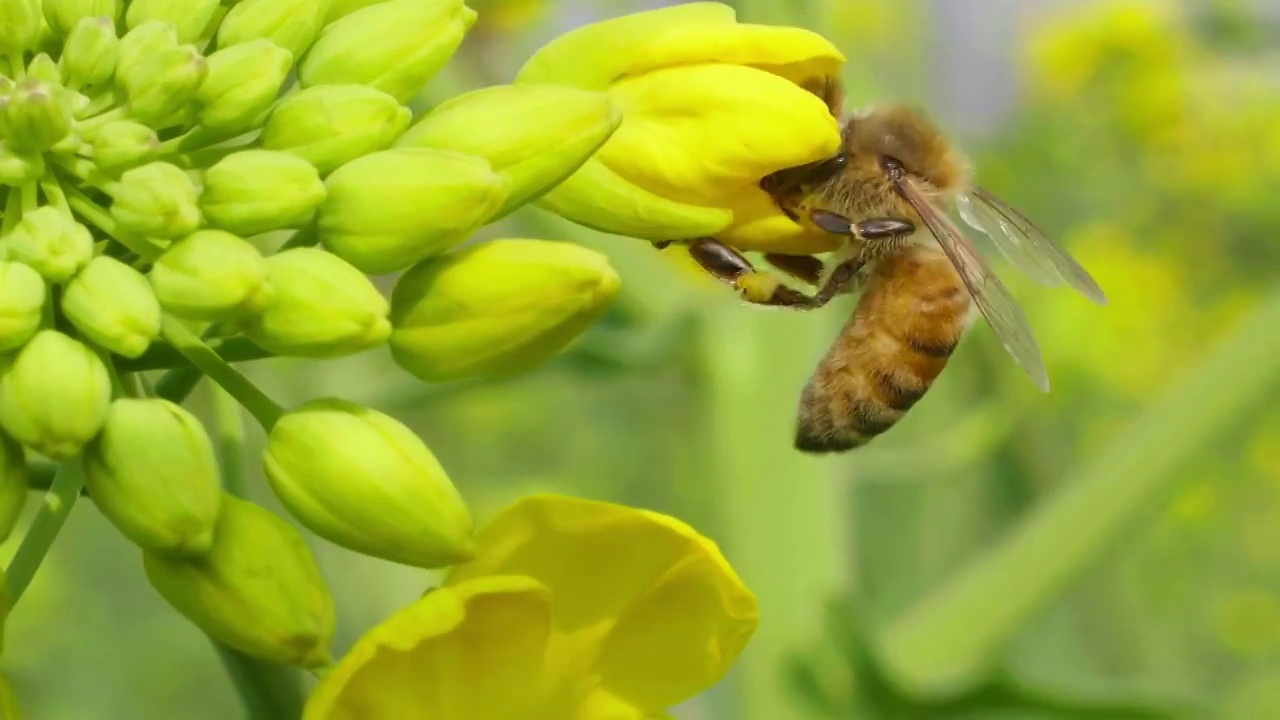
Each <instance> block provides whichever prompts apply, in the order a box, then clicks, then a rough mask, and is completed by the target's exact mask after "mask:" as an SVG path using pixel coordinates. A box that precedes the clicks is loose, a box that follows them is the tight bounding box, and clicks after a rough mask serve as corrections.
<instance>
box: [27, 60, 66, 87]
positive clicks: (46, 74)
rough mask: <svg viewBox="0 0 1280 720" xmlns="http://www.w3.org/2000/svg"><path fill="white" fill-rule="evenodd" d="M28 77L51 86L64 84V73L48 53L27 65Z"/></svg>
mask: <svg viewBox="0 0 1280 720" xmlns="http://www.w3.org/2000/svg"><path fill="white" fill-rule="evenodd" d="M27 77H32V78H35V79H36V80H39V81H41V82H43V83H46V84H49V85H59V84H61V83H62V71H61V70H59V69H58V63H56V62H54V60H53V58H51V57H49V54H48V53H40V54H39V55H36V56H35V57H34V58H32V59H31V62H29V63H27Z"/></svg>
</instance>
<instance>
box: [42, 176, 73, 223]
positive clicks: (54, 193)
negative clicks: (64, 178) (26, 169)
mask: <svg viewBox="0 0 1280 720" xmlns="http://www.w3.org/2000/svg"><path fill="white" fill-rule="evenodd" d="M40 189H41V190H43V191H44V196H45V197H46V198H48V199H49V202H50V203H51V204H53V205H54V206H56V207H57V208H58V209H59V210H61V211H62V212H64V213H66V214H67V215H70V214H71V205H69V204H68V203H67V194H66V193H64V192H63V191H62V183H60V182H58V176H57V174H56V173H54V171H53V169H52V168H50V169H49V170H47V171H46V172H45V174H44V177H42V178H40Z"/></svg>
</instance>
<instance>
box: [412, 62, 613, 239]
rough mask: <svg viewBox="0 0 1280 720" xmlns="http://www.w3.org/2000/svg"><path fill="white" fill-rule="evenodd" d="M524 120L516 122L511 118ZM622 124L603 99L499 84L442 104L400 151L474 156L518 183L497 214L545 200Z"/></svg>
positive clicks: (557, 89) (550, 88)
mask: <svg viewBox="0 0 1280 720" xmlns="http://www.w3.org/2000/svg"><path fill="white" fill-rule="evenodd" d="M512 117H518V118H520V119H521V120H520V122H518V123H512V122H509V121H508V119H509V118H512ZM621 123H622V113H621V112H620V111H619V110H618V108H617V107H616V106H615V105H613V103H611V102H610V101H609V96H608V95H605V94H603V93H594V92H588V91H586V90H579V89H577V88H572V87H561V86H558V85H499V86H495V87H488V88H483V89H480V90H476V91H474V92H469V93H466V94H464V95H460V96H458V97H456V98H453V99H451V100H448V101H446V102H444V103H443V104H441V105H439V106H437V107H436V108H435V109H434V110H432V111H431V112H430V113H428V114H427V115H426V116H425V117H423V118H422V120H420V121H419V122H418V123H417V124H415V125H414V126H413V127H412V128H410V129H409V130H408V131H407V132H405V133H404V134H403V135H401V136H400V139H399V140H397V141H396V147H423V148H436V149H438V150H452V151H455V152H460V153H466V154H468V155H475V156H476V157H481V158H484V159H486V160H488V161H489V164H490V165H492V166H493V169H494V170H495V171H496V172H498V174H500V175H503V176H505V177H507V178H508V179H509V180H510V181H511V192H510V194H509V195H508V196H507V200H506V202H505V203H504V204H503V206H502V209H500V210H499V211H498V213H497V215H505V214H507V213H508V212H510V211H512V210H514V209H516V208H517V207H519V206H520V205H523V204H524V203H526V202H529V201H531V200H533V199H536V198H537V197H539V196H541V195H542V194H543V193H544V192H546V191H547V190H549V189H551V188H552V187H554V186H556V185H557V184H559V183H560V182H561V181H563V180H564V179H565V178H567V177H569V176H570V175H572V174H573V173H574V171H575V170H577V169H578V168H579V167H581V166H582V164H583V163H584V162H586V161H587V159H588V158H590V157H591V155H592V153H594V152H595V151H596V150H598V149H599V148H600V147H601V146H602V145H603V144H604V143H605V141H606V140H608V139H609V137H610V136H611V135H612V134H613V131H614V130H616V129H617V128H618V126H619V125H620V124H621Z"/></svg>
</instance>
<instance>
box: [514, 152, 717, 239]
mask: <svg viewBox="0 0 1280 720" xmlns="http://www.w3.org/2000/svg"><path fill="white" fill-rule="evenodd" d="M680 200H683V198H680ZM535 204H537V205H539V206H541V207H543V208H545V209H547V210H550V211H552V212H554V213H556V214H558V215H560V216H562V217H564V218H566V219H568V220H571V221H573V222H576V223H578V224H580V225H584V226H586V227H589V228H594V229H596V230H600V231H601V232H607V233H614V234H616V235H629V236H631V237H636V238H641V239H644V240H671V239H683V238H695V237H702V236H704V235H713V234H715V233H717V232H719V231H721V230H723V229H725V228H726V227H728V226H729V223H730V222H731V221H732V220H733V213H732V212H730V211H729V210H727V209H725V208H718V207H706V206H699V205H696V204H690V203H686V202H680V201H677V200H672V199H667V198H665V197H660V196H658V195H655V194H653V193H651V192H649V191H647V190H645V189H644V188H641V187H639V186H637V185H635V184H634V183H631V182H628V181H627V180H626V179H624V178H622V177H619V176H618V174H617V173H615V172H614V171H613V170H611V169H609V167H608V166H606V165H605V164H604V163H602V162H600V161H599V160H597V159H595V158H592V159H590V160H588V161H587V162H586V164H584V165H583V166H582V167H581V168H579V170H578V171H577V172H576V173H574V174H573V175H571V176H570V177H569V179H568V180H566V181H565V182H563V183H561V184H560V185H559V186H557V187H556V188H555V189H554V190H552V191H551V192H549V193H547V194H546V195H543V196H542V198H540V199H539V200H538V201H537V202H536V203H535Z"/></svg>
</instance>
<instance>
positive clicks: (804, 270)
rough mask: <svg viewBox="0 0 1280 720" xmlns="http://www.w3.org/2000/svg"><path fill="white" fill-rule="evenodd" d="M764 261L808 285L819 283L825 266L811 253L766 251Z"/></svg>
mask: <svg viewBox="0 0 1280 720" xmlns="http://www.w3.org/2000/svg"><path fill="white" fill-rule="evenodd" d="M764 259H765V262H767V263H769V264H770V265H772V266H774V267H775V268H777V269H779V270H781V271H782V272H784V273H786V274H788V275H790V276H791V277H793V278H795V279H797V280H799V281H800V282H803V283H806V284H809V285H814V286H816V285H819V284H820V283H821V282H822V271H823V269H824V268H825V266H824V264H823V262H822V261H821V260H819V259H818V258H816V257H814V256H812V255H782V254H780V253H766V254H765V256H764Z"/></svg>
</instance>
